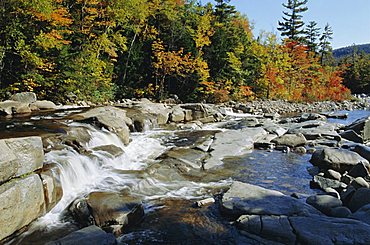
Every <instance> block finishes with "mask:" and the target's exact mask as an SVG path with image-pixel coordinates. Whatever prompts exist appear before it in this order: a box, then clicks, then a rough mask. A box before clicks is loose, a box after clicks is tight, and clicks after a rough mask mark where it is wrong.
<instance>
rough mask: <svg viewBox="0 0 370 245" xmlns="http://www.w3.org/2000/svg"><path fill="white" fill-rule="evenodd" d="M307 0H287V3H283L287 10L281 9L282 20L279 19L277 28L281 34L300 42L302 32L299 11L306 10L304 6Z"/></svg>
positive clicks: (302, 24) (302, 23)
mask: <svg viewBox="0 0 370 245" xmlns="http://www.w3.org/2000/svg"><path fill="white" fill-rule="evenodd" d="M307 1H308V0H288V3H287V4H283V6H284V7H285V8H287V11H283V14H284V16H283V21H279V23H278V24H279V26H280V27H278V30H279V31H280V32H281V36H283V37H287V38H289V39H291V40H294V41H299V42H301V41H302V40H303V39H302V35H303V34H304V30H303V26H304V22H303V21H302V17H303V16H302V15H301V13H304V12H306V11H307V10H308V8H307V7H306V6H305V5H306V4H307Z"/></svg>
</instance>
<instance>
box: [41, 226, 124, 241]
mask: <svg viewBox="0 0 370 245" xmlns="http://www.w3.org/2000/svg"><path fill="white" fill-rule="evenodd" d="M75 244H78V245H116V244H117V240H116V238H115V237H114V235H113V234H110V233H106V232H105V231H103V230H102V229H100V228H99V227H97V226H95V225H92V226H88V227H85V228H83V229H81V230H78V231H75V232H72V233H71V234H69V235H67V236H65V237H63V238H61V239H58V240H56V241H53V242H48V243H47V244H46V245H75Z"/></svg>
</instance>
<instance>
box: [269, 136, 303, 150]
mask: <svg viewBox="0 0 370 245" xmlns="http://www.w3.org/2000/svg"><path fill="white" fill-rule="evenodd" d="M272 142H273V143H275V144H277V145H285V146H289V147H297V146H303V145H305V144H307V140H306V138H305V137H304V136H303V134H285V135H283V136H280V137H278V138H276V139H274V140H272Z"/></svg>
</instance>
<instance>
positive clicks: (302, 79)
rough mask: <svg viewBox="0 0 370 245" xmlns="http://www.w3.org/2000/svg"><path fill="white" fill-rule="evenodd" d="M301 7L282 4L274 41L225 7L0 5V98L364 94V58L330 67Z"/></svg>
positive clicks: (225, 2)
mask: <svg viewBox="0 0 370 245" xmlns="http://www.w3.org/2000/svg"><path fill="white" fill-rule="evenodd" d="M306 3H307V0H288V1H287V4H284V6H285V8H286V9H287V11H286V12H284V14H283V15H284V16H283V17H282V21H281V22H279V31H280V32H281V35H282V37H283V38H284V39H283V40H279V39H278V38H277V37H276V36H275V35H274V34H271V33H263V34H261V35H259V36H258V37H255V36H253V34H252V25H251V23H250V22H249V20H248V17H247V16H245V15H243V14H241V13H240V12H238V11H236V9H235V7H234V6H232V5H230V4H229V0H217V1H216V4H215V5H214V6H213V5H212V4H210V3H208V4H205V5H202V4H200V3H199V2H198V1H195V0H2V1H1V2H0V16H1V22H0V25H1V27H0V90H1V93H0V96H1V98H0V99H6V98H7V97H8V96H9V95H10V94H13V93H15V92H23V91H31V92H35V93H36V94H37V95H38V97H39V98H41V99H49V100H53V101H56V102H65V101H71V102H73V101H74V100H88V101H92V102H98V103H99V102H104V101H109V100H120V99H123V98H133V97H134V98H141V97H146V98H151V99H153V100H158V101H159V100H163V99H165V98H168V97H169V96H174V95H176V96H177V97H178V98H179V99H180V100H181V101H184V102H191V101H205V102H211V103H219V102H225V101H229V100H234V101H246V100H253V99H257V98H261V99H283V100H288V101H308V102H310V101H318V100H343V99H348V98H349V96H350V90H349V89H348V88H347V87H345V86H344V84H346V85H347V86H352V87H354V88H357V90H361V88H362V89H363V88H365V87H366V86H367V87H369V72H368V71H369V67H370V65H369V63H370V62H369V60H370V59H369V57H368V56H366V57H365V56H364V57H365V58H363V57H355V58H353V57H352V59H349V58H348V59H342V60H341V62H339V63H338V62H335V61H334V59H333V58H332V55H331V52H332V49H331V46H330V40H331V38H332V30H331V27H330V26H329V25H327V26H325V28H324V29H323V32H322V33H320V28H318V27H317V23H316V22H315V21H312V22H310V23H308V24H306V23H303V21H302V14H303V13H304V12H305V11H307V7H305V4H306ZM360 63H361V64H360ZM365 71H366V72H367V73H363V72H365ZM364 74H365V75H364ZM357 90H355V91H357Z"/></svg>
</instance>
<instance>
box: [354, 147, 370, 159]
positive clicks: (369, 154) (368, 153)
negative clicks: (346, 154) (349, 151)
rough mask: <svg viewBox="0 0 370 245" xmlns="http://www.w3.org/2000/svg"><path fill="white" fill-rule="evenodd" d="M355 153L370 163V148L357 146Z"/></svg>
mask: <svg viewBox="0 0 370 245" xmlns="http://www.w3.org/2000/svg"><path fill="white" fill-rule="evenodd" d="M354 151H355V152H357V153H358V154H359V155H360V156H362V157H363V158H365V159H366V160H368V161H370V147H368V146H365V145H356V146H355V148H354Z"/></svg>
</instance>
